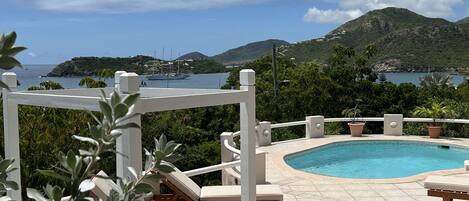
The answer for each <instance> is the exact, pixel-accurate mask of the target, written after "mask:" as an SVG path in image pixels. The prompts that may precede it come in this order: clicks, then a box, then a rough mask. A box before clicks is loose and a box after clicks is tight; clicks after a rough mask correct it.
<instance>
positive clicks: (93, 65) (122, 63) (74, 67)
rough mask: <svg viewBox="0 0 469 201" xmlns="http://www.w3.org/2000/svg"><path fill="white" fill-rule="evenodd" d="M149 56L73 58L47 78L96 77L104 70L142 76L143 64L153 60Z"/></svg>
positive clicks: (59, 66) (60, 65) (55, 69)
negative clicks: (127, 72)
mask: <svg viewBox="0 0 469 201" xmlns="http://www.w3.org/2000/svg"><path fill="white" fill-rule="evenodd" d="M153 59H154V58H153V57H149V56H142V55H138V56H134V57H117V58H113V57H75V58H72V59H71V60H69V61H66V62H64V63H61V64H59V65H57V66H56V67H55V68H54V69H53V70H52V71H51V72H50V73H49V74H48V76H85V75H98V74H99V73H101V72H102V71H103V70H104V69H109V70H111V71H112V72H114V71H118V70H123V69H124V70H126V71H132V72H136V73H138V74H142V73H143V72H144V69H143V65H144V64H145V62H147V61H150V60H153Z"/></svg>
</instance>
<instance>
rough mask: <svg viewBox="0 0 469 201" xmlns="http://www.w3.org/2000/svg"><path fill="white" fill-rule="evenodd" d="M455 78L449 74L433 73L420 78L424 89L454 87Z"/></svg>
mask: <svg viewBox="0 0 469 201" xmlns="http://www.w3.org/2000/svg"><path fill="white" fill-rule="evenodd" d="M452 80H453V78H452V77H451V76H450V75H448V74H443V73H433V74H431V75H425V76H423V77H420V86H422V87H443V86H453V83H452Z"/></svg>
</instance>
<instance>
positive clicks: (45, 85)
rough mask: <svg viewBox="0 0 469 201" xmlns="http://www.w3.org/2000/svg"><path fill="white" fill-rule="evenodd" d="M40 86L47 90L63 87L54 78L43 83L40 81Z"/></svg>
mask: <svg viewBox="0 0 469 201" xmlns="http://www.w3.org/2000/svg"><path fill="white" fill-rule="evenodd" d="M39 86H40V87H42V88H44V89H45V90H53V89H63V87H62V85H60V84H59V83H57V82H54V81H52V80H47V81H42V82H41V83H39Z"/></svg>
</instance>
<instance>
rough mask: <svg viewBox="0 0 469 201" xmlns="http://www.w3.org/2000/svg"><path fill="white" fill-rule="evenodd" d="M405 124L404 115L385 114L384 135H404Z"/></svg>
mask: <svg viewBox="0 0 469 201" xmlns="http://www.w3.org/2000/svg"><path fill="white" fill-rule="evenodd" d="M403 124H404V115H402V114H384V125H383V134H384V135H402V134H403V132H402V130H403V127H404V126H403Z"/></svg>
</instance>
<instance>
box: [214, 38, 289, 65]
mask: <svg viewBox="0 0 469 201" xmlns="http://www.w3.org/2000/svg"><path fill="white" fill-rule="evenodd" d="M273 44H275V45H277V46H282V45H288V44H289V43H288V42H286V41H283V40H276V39H269V40H265V41H259V42H254V43H249V44H247V45H244V46H241V47H237V48H234V49H230V50H228V51H226V52H223V53H221V54H218V55H215V56H213V57H211V59H213V60H215V61H217V62H220V63H223V64H226V65H229V64H242V63H246V62H249V61H252V60H255V59H258V58H260V57H262V56H265V55H267V54H269V53H270V52H271V50H272V45H273Z"/></svg>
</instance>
